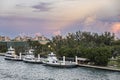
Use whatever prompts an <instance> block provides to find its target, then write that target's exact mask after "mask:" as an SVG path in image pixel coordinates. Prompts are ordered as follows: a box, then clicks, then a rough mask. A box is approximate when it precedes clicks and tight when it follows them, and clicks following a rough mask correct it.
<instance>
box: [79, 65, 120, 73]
mask: <svg viewBox="0 0 120 80" xmlns="http://www.w3.org/2000/svg"><path fill="white" fill-rule="evenodd" d="M78 66H79V67H87V68H94V69H101V70H108V71H115V72H120V69H117V68H114V67H113V68H111V67H103V66H93V65H84V64H78Z"/></svg>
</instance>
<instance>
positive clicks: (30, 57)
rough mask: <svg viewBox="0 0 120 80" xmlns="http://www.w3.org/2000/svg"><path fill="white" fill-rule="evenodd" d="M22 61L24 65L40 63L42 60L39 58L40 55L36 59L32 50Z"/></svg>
mask: <svg viewBox="0 0 120 80" xmlns="http://www.w3.org/2000/svg"><path fill="white" fill-rule="evenodd" d="M23 61H24V62H26V63H37V64H41V63H42V59H41V58H40V54H38V57H37V58H36V57H35V56H34V49H29V51H28V52H27V54H26V55H25V56H24V58H23Z"/></svg>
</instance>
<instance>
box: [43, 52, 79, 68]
mask: <svg viewBox="0 0 120 80" xmlns="http://www.w3.org/2000/svg"><path fill="white" fill-rule="evenodd" d="M43 63H44V64H45V65H47V66H52V67H61V68H73V67H77V62H70V61H65V56H63V61H59V60H58V59H57V57H56V55H55V54H53V52H51V54H48V58H47V59H46V60H45V61H44V62H43Z"/></svg>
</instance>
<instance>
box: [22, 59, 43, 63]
mask: <svg viewBox="0 0 120 80" xmlns="http://www.w3.org/2000/svg"><path fill="white" fill-rule="evenodd" d="M23 62H25V63H33V64H42V61H37V60H23Z"/></svg>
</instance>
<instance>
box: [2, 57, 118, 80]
mask: <svg viewBox="0 0 120 80" xmlns="http://www.w3.org/2000/svg"><path fill="white" fill-rule="evenodd" d="M0 80H120V73H119V72H111V71H104V70H97V69H90V68H83V67H78V68H72V69H60V68H52V67H48V66H43V65H42V64H29V63H23V62H15V61H6V60H4V57H2V56H0Z"/></svg>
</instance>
